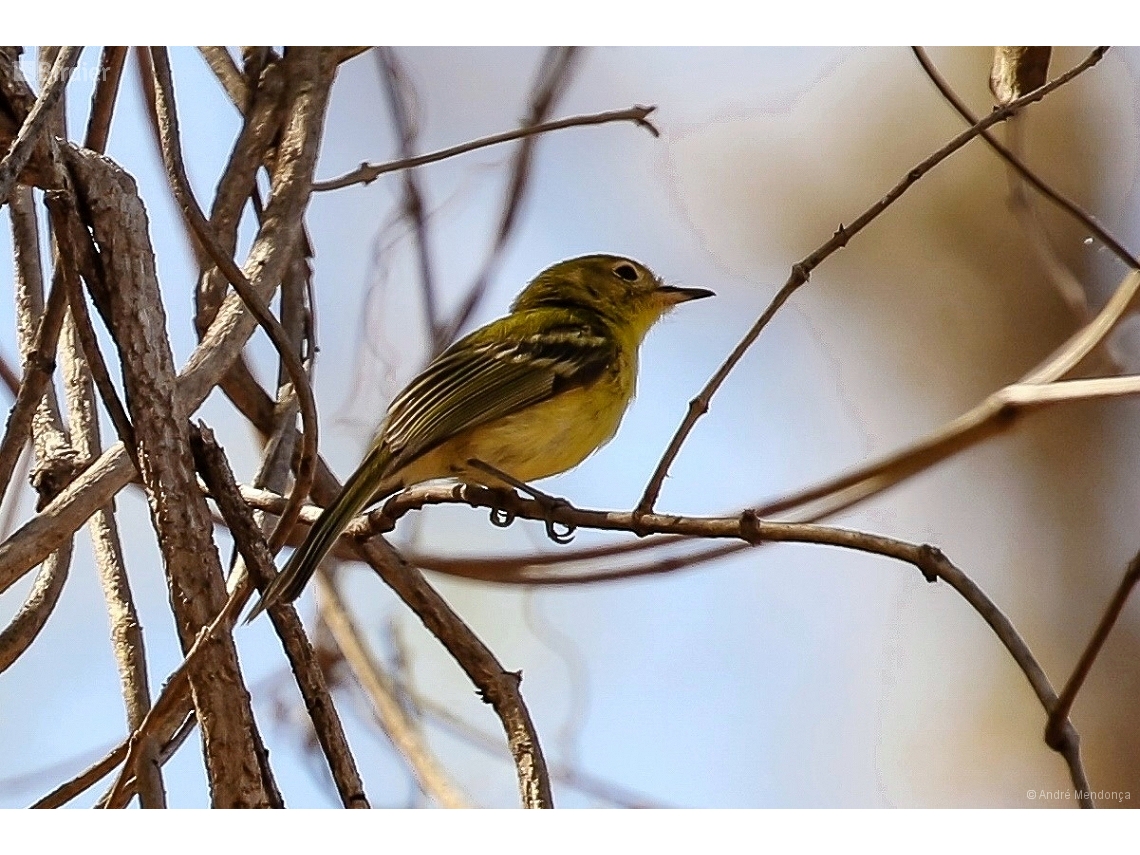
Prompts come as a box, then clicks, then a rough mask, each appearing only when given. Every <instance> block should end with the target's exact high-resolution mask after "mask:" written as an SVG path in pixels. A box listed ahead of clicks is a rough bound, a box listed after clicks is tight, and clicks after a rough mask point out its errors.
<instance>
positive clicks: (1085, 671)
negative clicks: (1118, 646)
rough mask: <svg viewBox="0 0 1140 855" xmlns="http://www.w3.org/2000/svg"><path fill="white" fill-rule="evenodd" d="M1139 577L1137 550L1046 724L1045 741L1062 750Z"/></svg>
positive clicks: (1139, 558)
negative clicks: (1071, 720) (1072, 718)
mask: <svg viewBox="0 0 1140 855" xmlns="http://www.w3.org/2000/svg"><path fill="white" fill-rule="evenodd" d="M1138 581H1140V554H1137V555H1136V556H1135V557H1134V558H1133V559H1132V560H1131V561H1130V562H1129V563H1128V569H1127V570H1125V572H1124V578H1123V579H1121V580H1120V584H1119V585H1118V586H1117V588H1116V592H1115V593H1114V594H1113V595H1112V600H1111V601H1110V602H1109V604H1108V607H1107V608H1106V609H1105V610H1104V614H1103V615H1102V616H1101V619H1100V623H1098V624H1097V627H1096V631H1095V632H1093V634H1092V637H1091V638H1090V639H1089V641H1088V644H1087V645H1085V649H1084V651H1083V652H1082V653H1081V658H1080V659H1079V660H1077V664H1076V667H1074V668H1073V673H1072V675H1071V676H1070V677H1069V679H1068V682H1066V683H1065V687H1064V688H1063V689H1062V690H1061V695H1060V697H1059V698H1058V699H1057V702H1056V704H1055V705H1054V707H1053V709H1052V711H1051V712H1050V714H1049V721H1048V723H1047V724H1046V726H1045V742H1046V744H1048V745H1049V746H1050V747H1051V748H1054V749H1056V750H1058V751H1060V750H1062V748H1063V747H1064V745H1065V741H1066V739H1067V738H1068V731H1067V728H1066V725H1067V724H1068V719H1069V712H1070V711H1071V710H1072V708H1073V703H1074V702H1075V701H1076V699H1077V693H1078V692H1079V691H1080V690H1081V687H1082V686H1083V685H1084V683H1085V678H1086V677H1088V675H1089V671H1091V670H1092V666H1093V663H1094V662H1096V658H1097V656H1099V655H1100V651H1101V649H1102V648H1103V647H1104V643H1105V642H1106V641H1107V640H1108V635H1109V633H1110V632H1112V628H1113V627H1114V626H1115V625H1116V620H1117V618H1119V617H1120V612H1121V611H1122V610H1123V609H1124V604H1125V603H1126V602H1128V597H1129V595H1130V594H1131V593H1132V589H1133V588H1134V587H1136V583H1137V582H1138Z"/></svg>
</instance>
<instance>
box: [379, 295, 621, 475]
mask: <svg viewBox="0 0 1140 855" xmlns="http://www.w3.org/2000/svg"><path fill="white" fill-rule="evenodd" d="M544 314H546V313H545V312H543V311H535V312H531V313H528V315H533V316H535V317H528V318H526V319H523V320H525V323H523V324H520V323H519V319H518V318H517V317H515V318H511V319H504V320H503V321H499V322H497V323H495V324H491V325H490V326H489V327H486V328H484V329H482V330H479V331H478V332H476V333H473V334H472V335H471V336H468V337H467V338H465V339H462V340H460V341H459V342H456V343H455V344H454V345H452V346H451V347H450V348H448V349H447V350H446V351H444V352H443V353H442V354H440V356H439V357H438V358H436V359H435V360H434V361H433V362H432V363H431V364H430V365H429V366H428V367H427V368H425V369H424V371H423V373H421V374H420V375H419V376H418V377H417V378H416V379H415V380H413V381H412V382H411V383H410V384H409V385H408V387H407V388H406V389H405V390H404V391H403V392H401V393H400V394H399V395H398V396H397V397H396V398H395V400H393V401H392V405H391V406H390V407H389V409H388V416H387V418H386V419H385V421H384V424H383V425H381V427H380V431H379V433H380V437H381V439H382V441H383V442H384V443H385V444H386V445H387V446H388V448H389V449H390V450H391V452H392V456H393V459H392V464H391V466H390V467H389V471H392V472H394V471H395V470H397V469H398V468H399V467H401V466H403V465H404V464H406V463H407V462H409V461H410V460H412V459H414V458H415V457H418V456H419V455H420V454H423V453H425V452H427V451H430V450H431V449H432V448H435V447H436V446H438V445H439V444H440V443H442V442H444V441H446V440H447V439H449V438H451V437H453V436H455V435H457V434H459V433H462V432H463V431H465V430H469V429H471V428H473V427H477V426H478V425H481V424H487V423H488V422H492V421H495V420H496V419H500V418H503V417H504V416H508V415H510V414H511V413H515V412H518V411H519V410H521V409H523V408H525V407H529V406H532V405H533V404H537V403H539V402H541V401H544V400H547V399H549V398H552V397H554V396H555V395H557V394H560V393H562V392H564V391H567V390H569V389H573V388H577V387H579V386H582V385H585V384H587V383H589V382H591V381H592V380H594V379H596V378H597V377H598V376H600V375H601V373H602V372H603V371H605V370H606V368H607V367H609V366H610V365H612V364H613V362H614V359H615V358H616V355H617V344H616V343H615V342H614V340H613V338H612V337H610V336H607V335H606V334H605V331H604V329H599V328H598V326H597V325H596V324H592V323H590V322H589V321H588V320H585V319H583V320H581V321H578V320H573V321H572V322H569V323H568V322H566V321H565V319H564V318H557V319H555V318H551V317H543V315H544ZM507 320H510V321H512V322H513V323H512V327H513V328H512V329H509V330H508V329H502V328H499V325H500V324H503V323H504V322H506V321H507ZM551 320H557V321H559V322H558V323H555V324H552V323H551ZM512 333H513V334H512Z"/></svg>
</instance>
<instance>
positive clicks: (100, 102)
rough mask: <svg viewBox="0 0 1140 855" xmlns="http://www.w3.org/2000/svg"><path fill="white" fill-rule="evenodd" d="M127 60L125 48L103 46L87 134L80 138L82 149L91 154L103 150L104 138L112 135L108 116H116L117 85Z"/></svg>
mask: <svg viewBox="0 0 1140 855" xmlns="http://www.w3.org/2000/svg"><path fill="white" fill-rule="evenodd" d="M126 61H127V48H125V47H105V48H103V55H102V57H100V59H99V79H98V81H97V82H96V84H95V91H94V92H93V93H92V94H91V113H90V114H89V115H88V117H87V133H86V134H85V135H84V137H83V147H84V148H89V149H91V150H92V151H98V152H102V151H106V149H107V138H108V137H109V136H110V134H111V117H112V116H113V115H114V113H115V101H116V100H117V99H118V97H119V83H120V81H121V80H122V78H123V66H124V65H125V64H126Z"/></svg>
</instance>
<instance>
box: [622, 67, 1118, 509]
mask: <svg viewBox="0 0 1140 855" xmlns="http://www.w3.org/2000/svg"><path fill="white" fill-rule="evenodd" d="M1107 50H1108V48H1103V47H1101V48H1097V49H1096V50H1094V51H1093V52H1092V53H1091V54H1089V56H1088V57H1087V58H1086V59H1085V60H1084V61H1083V62H1081V63H1080V64H1079V65H1077V66H1075V67H1074V68H1072V69H1070V70H1069V71H1067V72H1065V73H1064V74H1062V75H1061V76H1060V77H1057V78H1056V79H1054V80H1052V81H1050V82H1049V83H1047V84H1045V85H1044V86H1042V87H1041V88H1039V89H1036V90H1034V91H1033V92H1030V93H1029V94H1028V95H1025V96H1023V97H1021V98H1018V99H1017V100H1016V101H1011V102H1009V103H1008V104H1006V105H1005V106H1004V107H1001V108H999V109H996V110H994V112H992V113H991V114H990V115H988V116H986V117H985V118H984V119H982V120H981V121H979V122H977V123H976V124H975V125H974V126H973V127H971V128H967V129H966V130H965V131H963V132H962V133H960V134H958V136H956V137H954V139H952V140H950V141H949V142H948V143H946V144H945V145H944V146H942V148H940V149H938V151H936V152H934V153H933V154H931V155H930V156H929V157H927V158H926V159H925V160H923V161H922V162H921V163H919V164H918V165H917V166H915V167H914V168H913V169H911V170H910V171H909V172H908V173H907V174H906V175H905V176H904V177H903V178H902V180H900V181H899V182H898V183H897V184H895V186H894V187H892V188H891V189H890V190H889V191H888V192H887V194H886V195H885V196H883V197H882V198H881V199H880V200H879V201H877V202H876V203H875V204H874V205H872V206H871V207H869V208H868V209H867V210H865V211H864V212H863V213H862V214H860V215H859V216H858V217H856V218H855V220H854V221H853V222H852V223H851V225H849V226H844V225H840V226H839V228H838V229H836V231H835V234H834V235H832V237H831V239H830V240H828V241H827V242H826V243H824V244H823V245H822V246H820V247H819V248H818V249H817V250H815V251H814V252H813V253H811V254H810V255H808V256H807V257H806V258H804V259H803V260H802V261H800V262H798V263H797V264H794V265H792V272H791V275H790V276H789V277H788V280H787V282H785V283H784V286H783V287H782V288H781V289H780V290H779V291H778V292H777V293H776V296H775V297H774V298H773V299H772V302H771V303H770V304H769V305H768V308H766V309H765V310H764V312H763V314H761V315H760V317H759V318H758V319H757V321H756V323H755V324H753V326H752V328H751V329H750V330H748V332H747V333H745V335H744V338H742V339H741V341H740V343H739V344H737V346H736V347H735V348H734V349H733V351H732V353H730V354H729V356H728V358H727V359H725V361H724V363H723V364H722V365H721V366H720V367H719V368H718V369H717V370H716V372H715V373H714V374H713V376H712V377H711V378H710V379H709V381H708V383H706V384H705V387H704V388H703V389H701V391H700V394H698V395H697V397H695V398H693V399H692V400H691V401H690V402H689V408H688V411H687V412H686V414H685V417H684V419H682V420H681V424H680V425H679V426H678V428H677V431H676V433H674V434H673V438H672V439H671V440H670V441H669V445H668V447H667V448H666V449H665V453H664V454H662V456H661V460H660V462H659V463H658V464H657V468H656V469H655V470H654V472H653V475H652V476H651V477H650V479H649V482H648V483H647V484H646V487H645V492H644V493H643V494H642V497H641V500H640V501H639V502H638V503H637V513H638V514H639V515H641V514H646V513H649V512H650V511H652V510H653V507H654V505H655V504H656V503H657V497H658V496H659V495H660V494H661V487H662V486H663V485H664V483H665V478H666V476H667V475H668V474H669V467H670V466H672V464H673V461H674V460H676V458H677V455H678V454H679V453H680V451H681V446H682V445H684V443H685V440H686V439H687V438H688V436H689V434H690V433H691V432H692V430H693V427H694V426H695V425H696V423H697V421H698V420H699V419H700V418H701V416H703V415H704V414H705V413H707V412H708V409H709V403H710V401H711V400H712V397H713V395H715V394H716V392H717V390H718V389H719V388H720V387H721V385H722V384H723V383H724V381H725V379H726V378H727V377H728V375H729V374H730V373H731V372H732V370H733V369H734V368H735V367H736V364H737V363H738V362H739V361H740V360H741V358H743V356H744V354H745V353H746V352H747V351H748V349H749V348H750V347H751V346H752V343H753V342H755V341H756V339H757V338H758V337H759V335H760V333H761V332H762V331H763V329H764V328H765V327H766V326H767V325H768V322H769V321H770V320H771V319H772V318H773V316H774V315H775V314H776V312H777V311H778V310H779V308H780V307H781V306H782V305H783V304H784V303H785V302H786V301H787V300H788V298H789V297H791V296H792V294H793V293H795V292H796V290H798V289H799V287H800V286H801V285H803V284H804V283H806V282H807V281H808V279H809V278H810V277H811V273H812V271H813V270H815V268H816V267H818V266H819V265H820V264H821V263H822V262H823V261H825V260H826V259H827V258H828V257H829V256H831V255H832V254H833V253H835V252H836V251H838V250H840V249H842V248H843V247H844V246H846V245H847V242H848V241H849V240H851V238H852V237H854V236H855V235H857V234H858V233H859V232H861V231H862V230H863V229H864V228H866V227H867V226H868V225H870V224H871V223H872V222H874V220H875V219H876V218H877V217H878V216H879V215H880V214H882V213H883V211H885V210H886V209H887V208H889V207H890V206H891V205H892V204H894V202H895V201H896V200H897V199H898V198H899V197H901V196H902V195H903V194H904V193H905V192H906V191H907V190H909V189H910V188H911V187H912V186H913V185H914V183H915V182H917V181H918V180H919V179H920V178H922V176H923V175H925V174H926V173H927V172H929V171H930V170H931V169H933V168H934V167H935V166H937V165H938V164H939V163H941V162H942V161H944V160H945V159H946V158H948V157H949V156H950V155H951V154H953V153H954V152H956V151H958V149H960V148H962V146H964V145H966V143H968V142H970V140H972V139H974V138H975V137H976V136H978V135H979V134H981V133H982V132H983V131H985V130H986V129H988V128H990V127H992V126H993V125H996V124H998V123H999V122H1004V121H1005V120H1006V119H1008V118H1009V117H1010V116H1012V115H1014V114H1015V113H1016V112H1017V111H1018V110H1020V109H1022V108H1023V107H1026V106H1028V105H1029V104H1032V103H1034V102H1036V101H1040V100H1041V99H1042V98H1044V97H1045V96H1046V95H1048V94H1049V93H1050V92H1052V91H1054V90H1055V89H1057V88H1058V87H1061V86H1064V85H1065V84H1066V83H1068V82H1069V81H1070V80H1072V79H1073V78H1074V77H1076V76H1077V75H1079V74H1081V73H1082V72H1084V71H1086V70H1087V69H1089V68H1092V67H1093V66H1094V65H1096V64H1097V63H1098V62H1100V60H1101V58H1102V57H1103V56H1104V54H1105V52H1106V51H1107Z"/></svg>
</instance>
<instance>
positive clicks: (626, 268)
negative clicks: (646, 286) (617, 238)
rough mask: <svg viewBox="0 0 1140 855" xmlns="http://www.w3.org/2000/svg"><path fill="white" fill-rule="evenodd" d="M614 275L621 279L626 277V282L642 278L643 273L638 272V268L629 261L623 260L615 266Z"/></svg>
mask: <svg viewBox="0 0 1140 855" xmlns="http://www.w3.org/2000/svg"><path fill="white" fill-rule="evenodd" d="M614 275H615V276H617V277H618V278H619V279H624V280H625V281H626V282H636V281H637V280H638V279H640V278H641V274H640V273H638V272H637V268H636V267H634V266H633V265H632V264H629V263H627V262H622V263H621V264H619V265H617V267H615V268H614Z"/></svg>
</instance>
